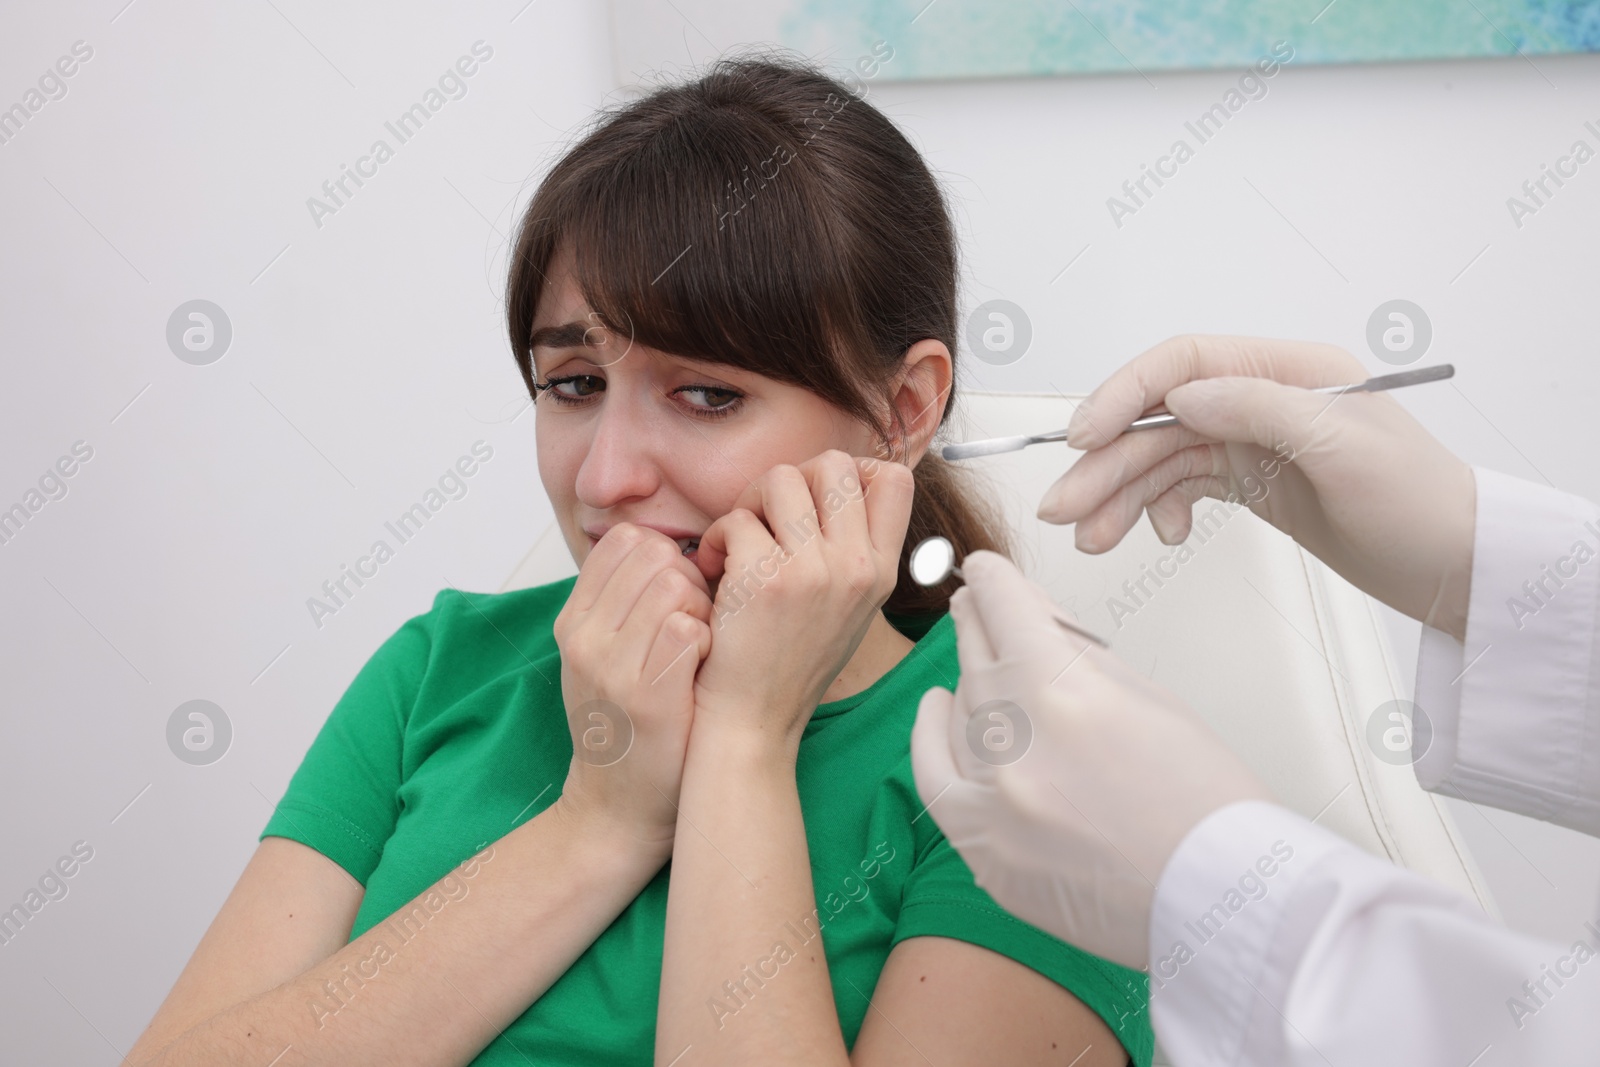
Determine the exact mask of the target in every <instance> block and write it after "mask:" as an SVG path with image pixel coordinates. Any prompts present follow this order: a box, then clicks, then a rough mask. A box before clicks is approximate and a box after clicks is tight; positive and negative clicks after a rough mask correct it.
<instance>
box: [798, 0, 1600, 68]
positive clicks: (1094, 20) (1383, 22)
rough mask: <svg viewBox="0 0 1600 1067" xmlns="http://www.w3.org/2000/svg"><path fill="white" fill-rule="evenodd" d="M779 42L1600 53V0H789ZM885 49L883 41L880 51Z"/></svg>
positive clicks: (1049, 56)
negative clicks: (1276, 45) (1277, 46)
mask: <svg viewBox="0 0 1600 1067" xmlns="http://www.w3.org/2000/svg"><path fill="white" fill-rule="evenodd" d="M775 8H776V10H775V11H774V14H776V15H777V19H776V21H777V24H778V33H777V37H778V39H779V40H781V42H782V43H783V44H785V45H789V46H792V47H795V48H797V49H799V50H801V51H803V52H806V53H808V54H813V55H826V56H828V57H830V59H831V60H832V61H833V62H835V63H843V64H845V65H849V64H850V62H851V57H852V56H856V55H861V56H866V55H872V54H873V46H874V44H875V43H877V42H886V43H887V46H888V47H889V48H891V49H892V54H893V59H892V60H891V61H889V62H885V63H882V64H874V65H873V69H872V72H871V75H870V76H872V77H881V78H892V79H911V78H963V77H995V76H1002V75H1030V74H1077V73H1115V72H1121V73H1128V74H1132V73H1141V74H1145V73H1149V72H1151V71H1161V70H1180V69H1203V68H1214V67H1238V66H1243V65H1248V64H1250V63H1253V62H1255V61H1256V60H1257V59H1259V58H1260V57H1261V56H1263V55H1265V54H1267V53H1269V52H1270V51H1271V49H1272V46H1273V44H1274V43H1275V42H1280V41H1284V42H1288V44H1289V46H1290V47H1292V48H1293V50H1294V59H1295V62H1296V63H1297V64H1303V63H1365V62H1374V61H1385V60H1419V59H1456V58H1469V57H1482V56H1511V57H1518V56H1520V57H1522V58H1523V59H1525V60H1527V61H1528V62H1530V63H1531V62H1533V61H1534V58H1535V57H1538V56H1544V55H1550V54H1552V53H1558V52H1596V51H1600V0H1566V2H1562V0H1332V2H1331V3H1330V2H1328V0H1294V2H1286V0H1226V2H1225V0H1120V2H1118V0H932V2H931V3H930V2H928V0H792V2H790V3H780V4H777V5H775ZM878 54H880V55H881V54H882V47H881V46H880V48H879V53H878Z"/></svg>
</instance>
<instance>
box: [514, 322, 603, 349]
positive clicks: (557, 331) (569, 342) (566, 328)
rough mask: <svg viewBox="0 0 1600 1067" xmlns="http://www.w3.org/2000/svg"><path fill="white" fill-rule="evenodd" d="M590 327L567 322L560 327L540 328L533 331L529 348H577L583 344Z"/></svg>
mask: <svg viewBox="0 0 1600 1067" xmlns="http://www.w3.org/2000/svg"><path fill="white" fill-rule="evenodd" d="M592 328H593V327H592V325H585V324H584V323H581V322H568V323H565V324H563V325H561V326H541V327H539V329H537V330H534V331H533V337H532V338H531V339H529V341H528V347H529V348H577V347H578V346H580V345H582V344H584V337H585V336H586V335H587V333H588V331H589V330H590V329H592Z"/></svg>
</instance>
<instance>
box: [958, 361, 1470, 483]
mask: <svg viewBox="0 0 1600 1067" xmlns="http://www.w3.org/2000/svg"><path fill="white" fill-rule="evenodd" d="M1455 373H1456V368H1455V365H1454V364H1452V363H1440V364H1439V365H1437V366H1434V367H1422V368H1420V369H1418V370H1405V371H1400V372H1399V373H1398V374H1380V375H1379V376H1378V377H1376V378H1368V379H1367V380H1366V381H1364V382H1357V383H1355V384H1354V385H1324V386H1322V387H1321V388H1319V389H1312V390H1310V391H1311V392H1313V393H1327V394H1330V395H1334V396H1343V395H1344V394H1345V393H1381V392H1383V391H1384V390H1386V389H1400V388H1402V387H1404V386H1407V385H1421V384H1422V383H1423V382H1437V381H1443V380H1444V379H1445V378H1450V377H1453V376H1454V375H1455ZM1177 424H1178V417H1177V416H1176V415H1173V414H1171V413H1169V412H1165V411H1158V412H1155V413H1153V414H1150V415H1142V416H1140V417H1139V418H1137V419H1134V420H1133V422H1131V423H1129V424H1128V429H1129V430H1149V429H1153V428H1155V427H1157V426H1176V425H1177ZM1066 439H1067V431H1066V430H1054V431H1052V432H1050V433H1039V434H1032V435H1023V436H1019V437H991V438H988V439H987V440H983V441H963V442H961V443H960V444H954V445H945V446H944V447H943V448H942V449H940V455H942V456H944V458H945V459H951V460H955V459H975V458H976V457H978V456H993V455H998V454H999V453H1001V452H1015V451H1017V450H1019V449H1023V448H1027V447H1028V446H1029V445H1039V444H1045V443H1047V442H1050V441H1065V440H1066Z"/></svg>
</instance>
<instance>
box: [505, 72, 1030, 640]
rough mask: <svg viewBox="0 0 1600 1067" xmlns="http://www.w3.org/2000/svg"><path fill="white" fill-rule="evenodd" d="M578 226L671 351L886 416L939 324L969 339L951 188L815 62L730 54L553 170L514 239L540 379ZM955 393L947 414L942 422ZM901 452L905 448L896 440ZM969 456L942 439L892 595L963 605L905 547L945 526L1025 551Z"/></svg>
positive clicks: (655, 337)
mask: <svg viewBox="0 0 1600 1067" xmlns="http://www.w3.org/2000/svg"><path fill="white" fill-rule="evenodd" d="M563 241H570V242H571V244H572V248H573V253H574V271H575V274H576V278H577V282H578V285H579V287H580V289H581V290H582V292H583V295H584V297H585V299H586V300H587V302H588V304H589V307H590V308H592V309H593V310H594V311H595V312H596V314H597V315H598V316H599V318H600V320H601V321H602V322H604V323H605V324H606V325H607V326H608V327H610V328H611V329H613V330H618V329H619V328H621V327H625V329H623V330H622V332H625V333H626V334H627V335H629V336H631V337H632V338H633V339H634V341H635V342H637V343H641V344H644V345H646V346H648V347H650V348H654V349H657V350H659V351H663V352H671V353H678V354H683V355H688V356H692V357H693V358H695V359H702V360H708V361H711V362H716V363H724V364H729V365H732V366H736V367H741V368H744V369H747V370H751V371H754V372H756V373H758V374H762V375H765V376H767V377H770V378H773V379H776V380H778V381H782V382H786V383H790V384H794V385H799V386H801V387H803V388H806V389H809V390H811V391H812V392H814V393H816V394H817V395H818V396H820V397H822V398H823V399H825V400H827V401H829V402H830V403H832V404H834V405H835V406H837V407H838V408H840V409H841V410H843V411H845V412H846V413H848V414H850V415H853V416H855V417H856V418H859V419H861V420H862V421H863V422H865V423H866V424H867V425H869V426H872V427H873V428H874V429H875V430H877V432H878V433H879V434H880V435H883V434H886V433H887V432H888V431H889V429H890V428H889V427H886V426H885V425H884V422H883V421H882V419H881V418H880V416H879V415H878V412H880V411H884V410H886V409H887V410H888V411H889V412H891V413H892V417H893V421H894V424H895V425H894V427H893V430H894V431H895V432H896V433H899V432H903V427H902V426H901V425H900V423H901V420H900V418H899V414H898V412H894V411H893V408H892V406H891V405H889V404H888V386H889V383H890V381H891V380H892V378H893V376H894V375H895V374H896V373H897V372H898V371H899V370H900V368H901V366H902V363H903V359H904V356H905V352H906V349H908V348H909V347H910V346H911V345H913V344H914V343H916V342H917V341H919V340H922V339H923V338H930V337H931V338H937V339H938V340H940V341H942V342H944V344H945V347H947V348H948V349H949V350H950V353H951V358H952V360H954V359H955V356H956V348H957V340H958V337H957V334H958V331H957V323H956V318H957V310H956V303H957V298H956V284H957V266H956V241H955V234H954V229H953V227H952V225H951V222H950V215H949V211H948V208H947V206H946V203H945V200H944V195H943V192H942V190H941V189H940V187H939V184H938V183H937V182H936V181H935V179H934V177H933V175H932V174H931V173H930V172H929V170H928V167H927V165H926V164H925V163H924V162H923V160H922V157H921V155H920V154H918V152H917V150H916V149H915V148H913V147H912V146H911V144H910V142H908V141H907V140H906V138H905V136H904V135H903V134H901V132H900V131H899V130H898V129H897V128H896V127H895V126H894V124H893V123H892V122H890V121H889V120H888V118H886V117H885V116H884V115H883V113H882V112H880V111H878V110H877V109H876V108H874V107H872V106H871V105H869V104H867V103H866V102H865V100H864V99H862V98H860V97H857V96H855V95H852V94H851V93H850V92H849V91H848V90H846V89H845V87H844V86H843V85H841V84H840V83H839V82H837V81H835V80H833V79H832V78H830V77H828V76H827V75H826V74H824V73H822V72H821V71H819V70H818V69H816V68H815V67H814V66H811V65H810V64H808V63H806V62H804V61H800V60H797V59H794V58H792V57H789V56H786V55H782V54H774V53H773V52H771V51H768V52H767V53H766V54H765V55H761V56H753V55H745V56H739V57H734V58H724V59H721V60H718V61H717V62H715V63H713V64H711V66H710V67H709V68H707V71H706V73H704V74H703V75H702V76H701V77H699V78H697V79H696V80H694V81H692V82H688V83H686V84H681V85H671V86H667V87H663V88H659V89H656V90H655V91H653V92H651V93H649V94H648V95H646V96H644V97H641V98H640V99H638V100H634V101H632V102H631V103H627V104H625V105H620V106H617V107H615V108H614V109H608V110H606V111H602V112H601V113H600V115H599V116H597V118H596V121H595V124H594V126H593V128H592V129H590V130H589V131H588V132H587V133H586V134H585V135H584V136H583V138H582V140H580V141H579V142H578V143H577V144H576V145H575V146H574V147H572V148H571V149H570V150H569V151H568V152H567V153H566V154H565V155H564V156H563V157H562V158H561V159H560V160H559V161H558V162H557V163H556V164H555V166H554V167H553V168H552V169H551V170H550V172H549V174H548V175H547V176H546V177H545V179H544V181H543V182H542V183H541V184H540V186H539V189H538V191H537V192H536V193H535V194H534V197H533V199H532V201H531V202H530V203H529V205H528V208H527V211H526V213H525V214H524V216H523V219H522V223H521V227H520V229H519V231H518V233H517V236H516V245H515V249H514V252H513V256H512V259H511V267H510V275H509V278H508V285H507V290H506V318H507V324H508V326H509V329H510V335H511V349H512V352H513V353H514V354H515V356H516V360H517V366H518V368H519V369H520V370H521V372H522V378H523V381H524V382H525V383H526V384H527V386H528V390H529V393H530V395H536V393H535V391H534V373H533V361H532V352H531V350H530V340H531V337H532V333H533V318H534V312H535V310H536V309H537V307H538V303H539V294H540V289H541V287H542V285H543V283H544V280H545V274H546V272H547V270H548V268H549V264H550V261H551V259H552V257H553V256H554V255H555V252H556V249H557V247H558V246H559V245H560V244H561V243H562V242H563ZM954 398H955V386H954V382H953V381H952V385H951V391H950V399H949V401H948V402H947V403H946V406H945V410H944V411H943V412H941V413H940V419H939V422H940V424H941V425H942V424H943V423H944V421H945V420H946V419H947V418H948V417H949V414H950V407H951V403H953V401H954ZM896 458H899V457H896ZM967 474H968V472H965V471H959V470H957V469H956V468H954V467H952V466H950V465H949V464H948V463H946V462H945V461H944V459H943V458H941V457H940V456H938V455H937V454H936V452H935V451H933V450H930V451H929V452H927V453H926V454H925V455H923V457H922V458H921V460H920V461H919V462H918V463H917V465H916V467H915V468H914V475H915V481H916V491H915V495H914V500H913V504H912V512H911V520H910V525H909V527H908V529H907V531H906V539H905V545H904V548H903V549H902V551H901V556H900V570H899V579H898V582H897V584H896V586H895V590H894V592H893V594H891V595H890V597H889V600H888V602H887V603H886V604H885V605H884V610H885V611H887V612H896V613H907V614H910V613H923V612H942V611H945V610H947V609H948V606H949V599H950V593H951V592H952V591H954V589H955V587H956V585H957V584H958V583H957V581H956V580H955V579H953V578H952V579H948V580H946V582H944V583H943V584H941V585H938V586H933V587H930V588H923V587H922V586H919V585H917V584H916V583H915V582H914V581H912V580H911V577H910V573H909V571H908V568H907V559H908V557H909V554H910V551H911V549H912V548H913V547H914V546H915V545H916V544H917V543H918V542H919V541H921V540H922V539H923V538H924V537H928V536H931V535H934V534H943V535H944V536H945V537H948V538H949V539H950V541H951V543H952V544H954V546H955V548H956V552H957V555H958V558H959V557H960V556H964V555H965V554H966V553H968V552H971V551H973V550H975V549H980V548H983V549H990V550H991V551H996V552H1000V553H1002V554H1006V555H1009V554H1010V552H1009V543H1008V539H1007V537H1006V534H1005V527H1004V525H1003V523H1002V522H1001V521H999V518H998V514H997V512H996V511H995V509H994V507H993V505H992V503H991V502H990V501H988V500H987V499H983V498H980V497H979V496H978V495H976V494H975V493H974V491H973V487H972V486H970V485H969V484H968V481H967Z"/></svg>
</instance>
